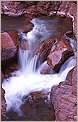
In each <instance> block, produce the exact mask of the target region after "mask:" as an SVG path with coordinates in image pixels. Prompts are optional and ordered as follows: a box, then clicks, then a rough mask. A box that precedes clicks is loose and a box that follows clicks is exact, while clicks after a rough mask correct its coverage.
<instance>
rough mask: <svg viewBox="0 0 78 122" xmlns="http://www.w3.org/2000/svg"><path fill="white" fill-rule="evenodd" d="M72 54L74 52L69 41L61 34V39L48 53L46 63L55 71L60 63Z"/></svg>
mask: <svg viewBox="0 0 78 122" xmlns="http://www.w3.org/2000/svg"><path fill="white" fill-rule="evenodd" d="M73 55H74V52H73V49H72V47H71V45H70V43H69V42H68V41H67V40H66V37H65V36H63V37H62V39H61V41H59V42H57V44H56V45H55V48H54V50H52V51H51V52H50V54H49V55H48V58H47V63H48V65H49V66H50V67H52V68H53V70H54V71H55V72H58V71H59V70H60V68H61V66H62V64H64V62H65V61H66V60H67V59H68V58H69V57H71V56H73Z"/></svg>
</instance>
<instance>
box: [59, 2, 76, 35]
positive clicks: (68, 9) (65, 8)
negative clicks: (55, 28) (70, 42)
mask: <svg viewBox="0 0 78 122" xmlns="http://www.w3.org/2000/svg"><path fill="white" fill-rule="evenodd" d="M58 11H59V12H60V13H65V14H67V15H68V16H70V17H72V18H73V24H74V26H73V27H74V28H73V31H74V33H75V34H76V35H77V1H75V2H74V1H62V4H61V5H60V7H59V9H58Z"/></svg>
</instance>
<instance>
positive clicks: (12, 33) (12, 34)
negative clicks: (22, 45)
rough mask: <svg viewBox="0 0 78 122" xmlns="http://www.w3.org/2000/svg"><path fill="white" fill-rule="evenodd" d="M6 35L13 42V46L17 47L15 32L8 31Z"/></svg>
mask: <svg viewBox="0 0 78 122" xmlns="http://www.w3.org/2000/svg"><path fill="white" fill-rule="evenodd" d="M8 34H9V36H10V37H11V39H12V40H13V42H14V44H15V45H16V46H18V33H17V32H16V31H8Z"/></svg>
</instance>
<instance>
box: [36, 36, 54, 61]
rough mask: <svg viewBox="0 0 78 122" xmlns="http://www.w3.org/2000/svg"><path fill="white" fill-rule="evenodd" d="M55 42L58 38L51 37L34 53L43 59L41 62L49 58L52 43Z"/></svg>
mask: <svg viewBox="0 0 78 122" xmlns="http://www.w3.org/2000/svg"><path fill="white" fill-rule="evenodd" d="M55 42H56V40H55V39H54V38H49V39H47V40H44V41H43V42H41V43H40V44H39V45H38V47H37V49H36V51H35V54H34V55H37V54H39V59H41V63H42V62H44V61H46V60H47V56H48V55H49V53H50V50H51V48H52V45H53V44H54V43H55Z"/></svg>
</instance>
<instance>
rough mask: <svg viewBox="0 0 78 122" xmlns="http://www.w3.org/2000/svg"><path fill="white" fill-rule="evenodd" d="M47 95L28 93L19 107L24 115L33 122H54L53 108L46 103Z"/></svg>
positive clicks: (40, 92) (38, 92) (39, 92)
mask: <svg viewBox="0 0 78 122" xmlns="http://www.w3.org/2000/svg"><path fill="white" fill-rule="evenodd" d="M48 95H49V93H45V92H44V91H36V92H32V93H30V95H28V98H27V97H26V99H25V98H24V99H23V100H26V101H25V102H24V104H23V105H22V106H21V109H22V111H23V112H24V114H25V115H26V116H27V117H28V118H29V120H33V121H40V120H41V121H52V120H55V115H54V109H53V106H50V104H49V102H47V98H48Z"/></svg>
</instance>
